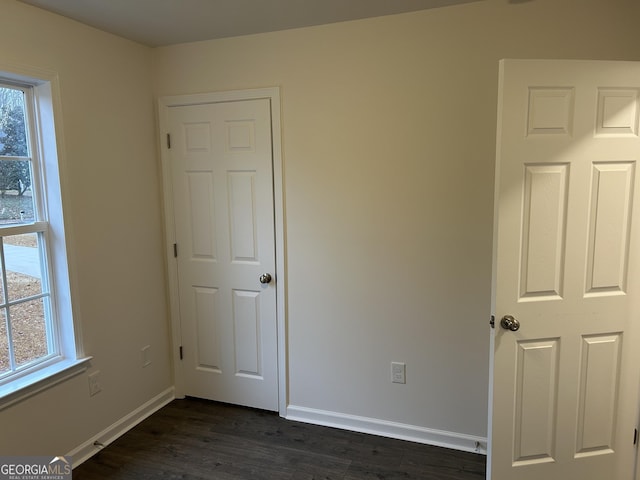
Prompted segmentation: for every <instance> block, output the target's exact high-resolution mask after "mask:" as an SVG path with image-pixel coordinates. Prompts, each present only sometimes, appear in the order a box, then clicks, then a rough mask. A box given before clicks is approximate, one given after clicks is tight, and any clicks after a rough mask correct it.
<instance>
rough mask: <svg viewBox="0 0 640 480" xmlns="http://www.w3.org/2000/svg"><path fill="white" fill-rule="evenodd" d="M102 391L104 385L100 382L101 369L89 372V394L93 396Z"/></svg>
mask: <svg viewBox="0 0 640 480" xmlns="http://www.w3.org/2000/svg"><path fill="white" fill-rule="evenodd" d="M101 391H102V385H101V384H100V370H96V371H95V372H93V373H90V374H89V396H90V397H93V396H94V395H96V394H97V393H100V392H101Z"/></svg>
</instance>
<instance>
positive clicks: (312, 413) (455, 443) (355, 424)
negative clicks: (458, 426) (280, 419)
mask: <svg viewBox="0 0 640 480" xmlns="http://www.w3.org/2000/svg"><path fill="white" fill-rule="evenodd" d="M286 419H287V420H293V421H297V422H305V423H312V424H314V425H324V426H326V427H333V428H340V429H343V430H350V431H353V432H360V433H368V434H371V435H379V436H381V437H389V438H396V439H399V440H408V441H410V442H417V443H424V444H427V445H434V446H437V447H445V448H452V449H454V450H461V451H464V452H473V453H479V454H483V455H486V453H487V451H486V446H487V438H486V437H476V436H474V435H465V434H462V433H456V432H447V431H444V430H435V429H432V428H425V427H418V426H416V425H408V424H404V423H397V422H390V421H387V420H380V419H377V418H368V417H359V416H356V415H347V414H344V413H338V412H329V411H326V410H316V409H314V408H307V407H298V406H295V405H289V406H288V407H287V414H286Z"/></svg>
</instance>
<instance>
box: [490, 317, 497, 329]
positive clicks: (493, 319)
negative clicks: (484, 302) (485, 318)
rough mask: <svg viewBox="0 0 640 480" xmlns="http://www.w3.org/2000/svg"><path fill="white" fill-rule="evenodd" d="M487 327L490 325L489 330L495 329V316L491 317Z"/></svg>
mask: <svg viewBox="0 0 640 480" xmlns="http://www.w3.org/2000/svg"><path fill="white" fill-rule="evenodd" d="M489 325H491V328H496V316H495V315H491V320H489Z"/></svg>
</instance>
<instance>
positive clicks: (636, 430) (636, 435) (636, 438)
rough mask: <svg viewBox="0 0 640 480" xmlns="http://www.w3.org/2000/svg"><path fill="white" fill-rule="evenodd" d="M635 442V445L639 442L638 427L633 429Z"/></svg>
mask: <svg viewBox="0 0 640 480" xmlns="http://www.w3.org/2000/svg"><path fill="white" fill-rule="evenodd" d="M633 444H634V445H637V444H638V429H637V428H634V429H633Z"/></svg>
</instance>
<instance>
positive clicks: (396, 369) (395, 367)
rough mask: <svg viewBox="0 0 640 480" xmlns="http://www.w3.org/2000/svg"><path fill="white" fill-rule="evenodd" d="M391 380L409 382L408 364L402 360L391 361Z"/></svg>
mask: <svg viewBox="0 0 640 480" xmlns="http://www.w3.org/2000/svg"><path fill="white" fill-rule="evenodd" d="M391 381H392V382H393V383H407V365H406V364H404V363H402V362H391Z"/></svg>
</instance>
